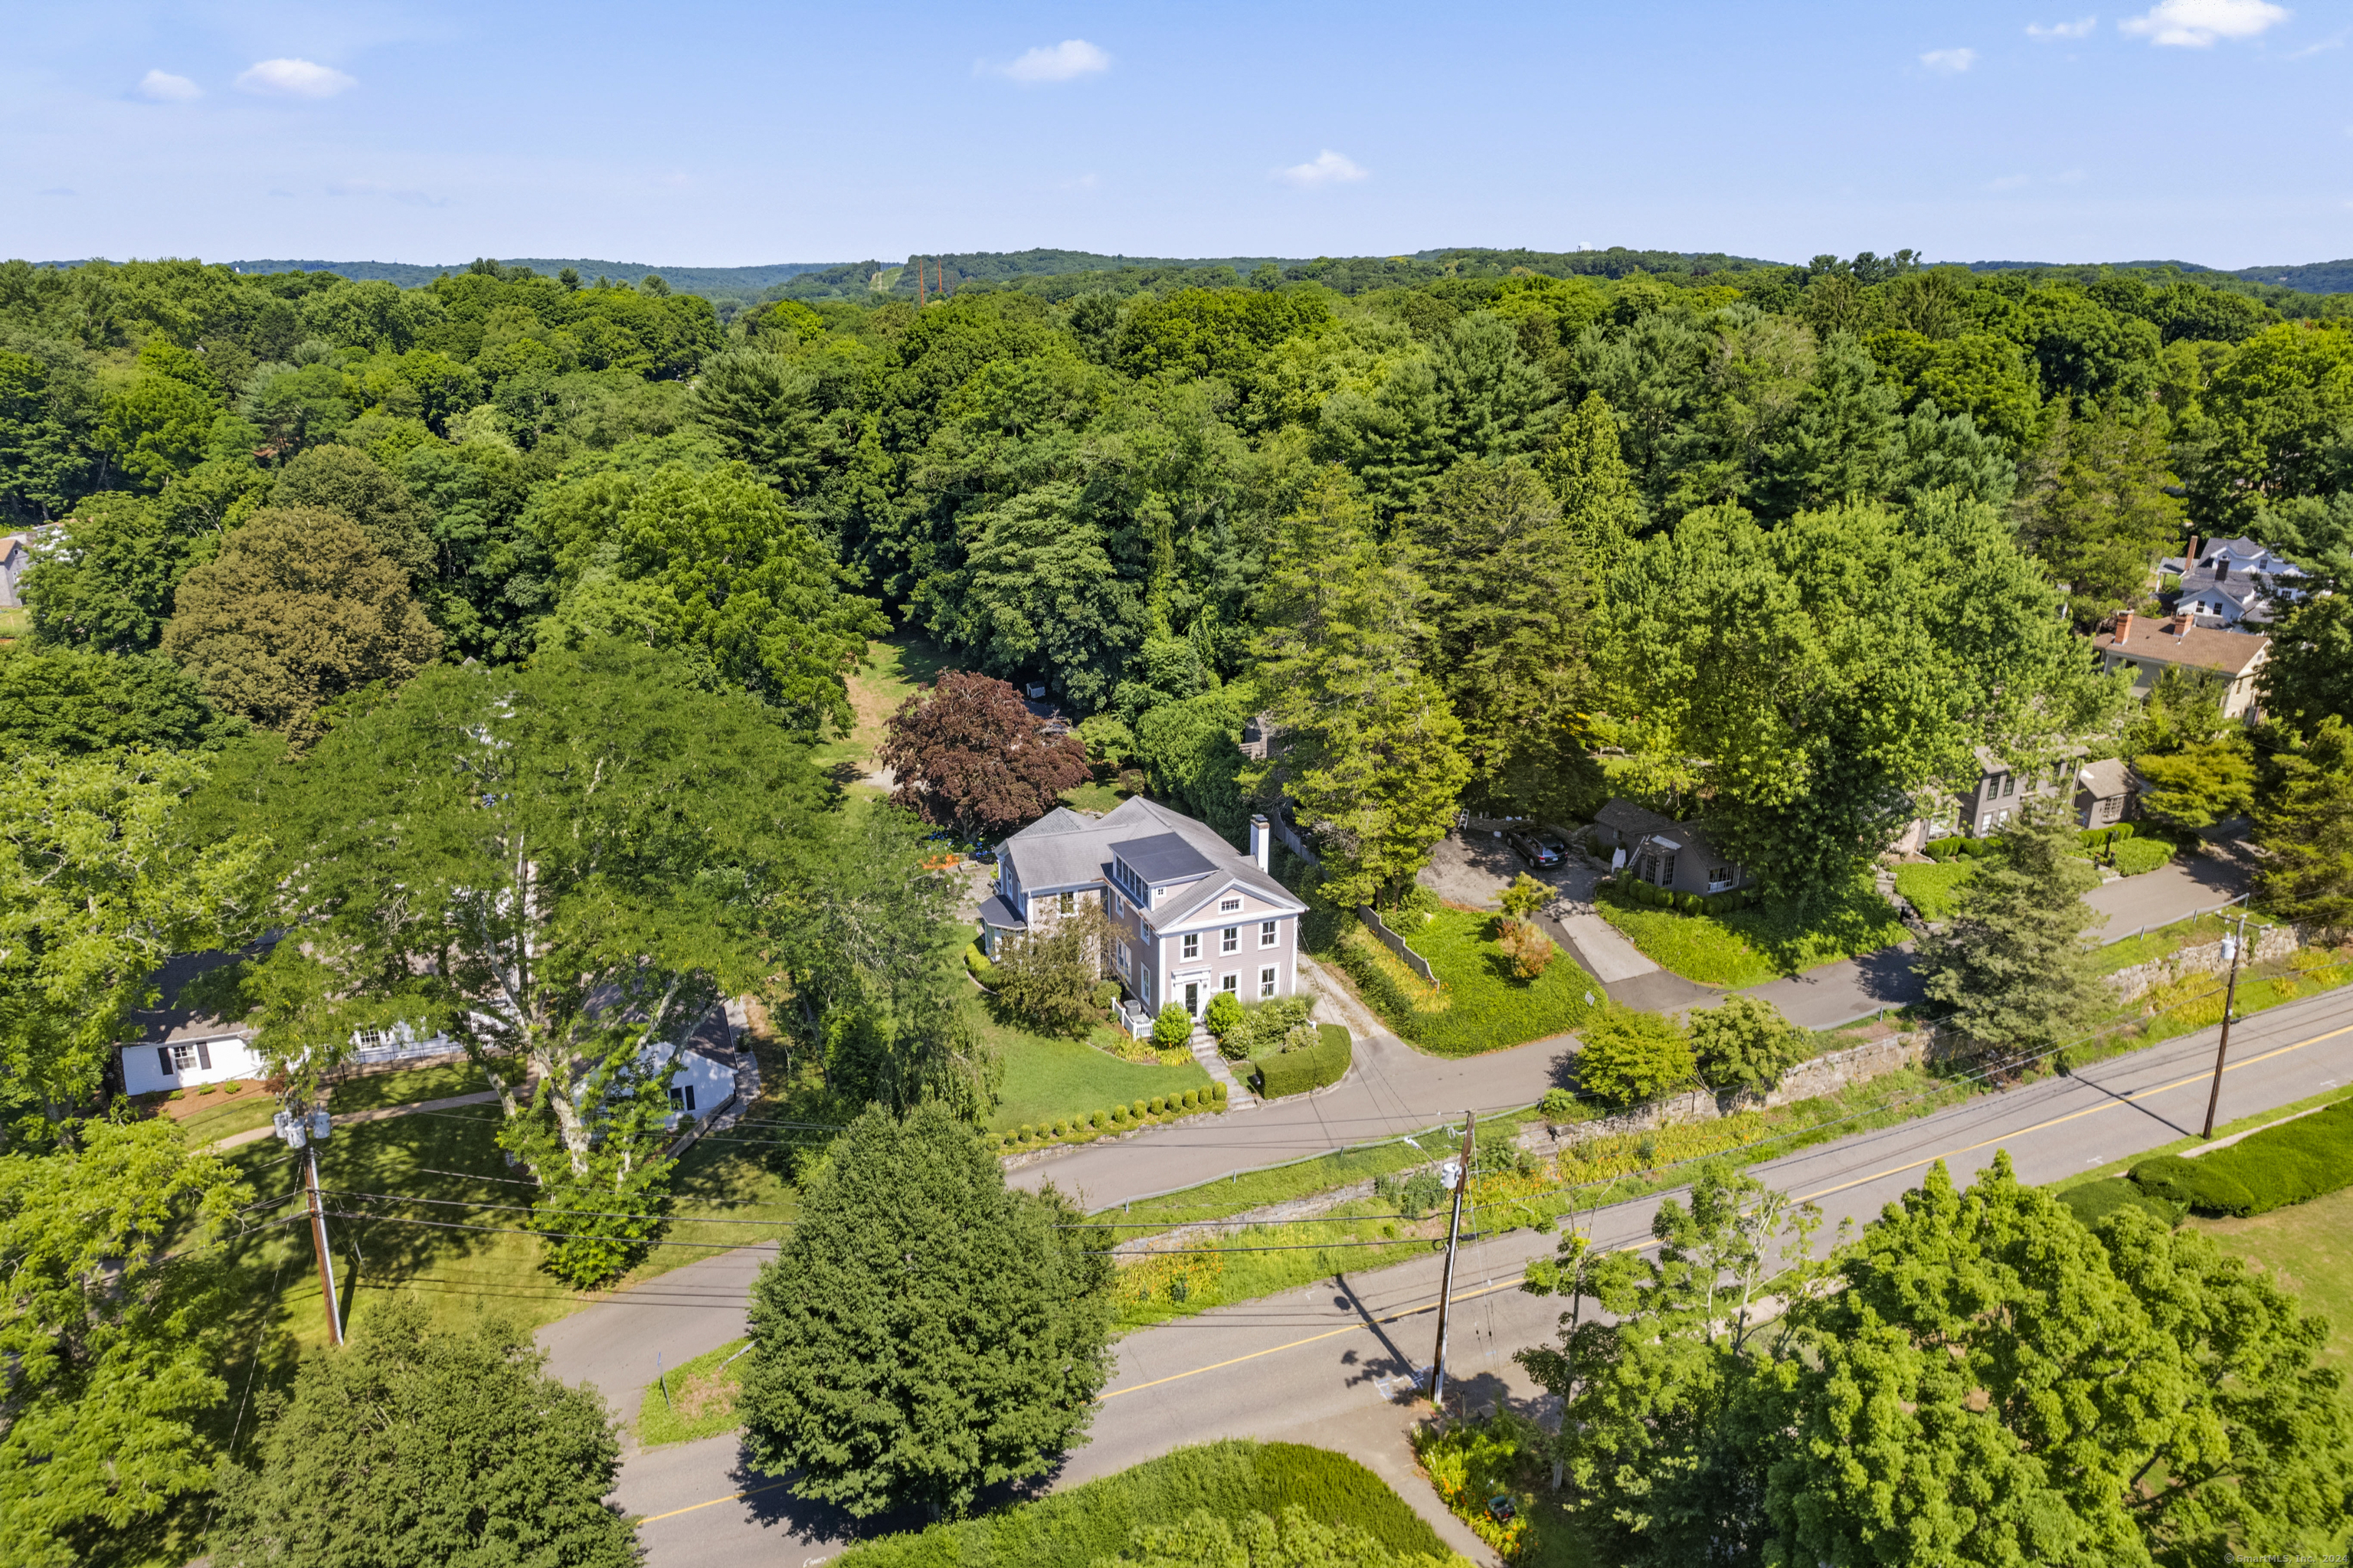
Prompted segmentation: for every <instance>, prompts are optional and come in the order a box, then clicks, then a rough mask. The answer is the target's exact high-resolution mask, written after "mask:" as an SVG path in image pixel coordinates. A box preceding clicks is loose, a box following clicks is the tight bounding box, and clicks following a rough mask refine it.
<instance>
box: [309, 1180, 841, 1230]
mask: <svg viewBox="0 0 2353 1568" xmlns="http://www.w3.org/2000/svg"><path fill="white" fill-rule="evenodd" d="M331 1195H332V1196H333V1197H337V1198H365V1199H373V1200H376V1201H380V1202H387V1203H432V1204H435V1205H437V1206H438V1207H442V1208H448V1209H508V1210H512V1211H515V1212H517V1213H526V1214H551V1215H554V1214H560V1215H564V1216H565V1217H567V1218H571V1219H579V1220H653V1221H657V1222H662V1221H680V1222H682V1223H684V1224H695V1225H789V1224H798V1222H797V1221H795V1220H718V1219H711V1218H708V1217H706V1216H704V1215H702V1214H624V1213H612V1212H609V1211H604V1210H596V1209H543V1208H541V1207H540V1206H538V1205H537V1204H534V1203H484V1202H476V1201H474V1200H472V1199H470V1198H414V1197H410V1196H408V1195H407V1194H406V1193H402V1192H343V1191H341V1190H340V1189H338V1190H335V1191H334V1192H332V1194H331Z"/></svg>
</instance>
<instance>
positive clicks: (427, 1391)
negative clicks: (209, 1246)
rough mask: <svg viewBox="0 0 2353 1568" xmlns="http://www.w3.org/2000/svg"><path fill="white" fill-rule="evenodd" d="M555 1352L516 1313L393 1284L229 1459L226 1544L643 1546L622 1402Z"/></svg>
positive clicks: (250, 1565) (431, 1549) (430, 1549)
mask: <svg viewBox="0 0 2353 1568" xmlns="http://www.w3.org/2000/svg"><path fill="white" fill-rule="evenodd" d="M546 1362H547V1352H546V1351H542V1350H540V1349H539V1348H538V1347H537V1346H535V1345H533V1343H532V1340H531V1335H530V1334H529V1333H528V1332H527V1331H525V1330H522V1328H520V1327H518V1326H516V1325H515V1324H513V1323H511V1322H508V1321H506V1320H504V1319H498V1318H488V1319H477V1320H476V1321H475V1322H473V1323H471V1324H470V1325H467V1326H465V1327H463V1328H458V1329H447V1328H437V1327H435V1326H434V1325H433V1324H432V1322H431V1320H430V1319H429V1318H428V1317H427V1313H426V1310H425V1308H423V1307H422V1306H419V1305H417V1303H416V1302H415V1301H414V1300H413V1299H411V1298H404V1297H400V1296H392V1297H389V1298H386V1299H385V1302H384V1303H383V1304H382V1305H380V1306H378V1307H375V1308H373V1309H371V1310H370V1311H369V1312H368V1313H367V1314H366V1315H365V1316H364V1317H362V1318H361V1319H360V1321H359V1323H358V1325H357V1329H356V1331H355V1332H354V1333H353V1336H352V1341H351V1344H350V1345H349V1346H348V1347H347V1348H345V1349H344V1350H342V1351H336V1352H334V1353H332V1354H328V1355H313V1356H312V1357H311V1358H310V1359H309V1360H308V1361H304V1362H303V1363H302V1367H301V1371H300V1372H298V1373H297V1374H296V1377H295V1380H294V1390H293V1394H292V1397H291V1398H289V1399H285V1400H283V1401H280V1400H278V1399H276V1398H274V1397H273V1398H272V1400H271V1403H272V1404H273V1405H275V1406H277V1408H276V1410H275V1412H274V1413H273V1414H274V1416H275V1418H274V1419H273V1420H271V1421H270V1423H269V1427H268V1436H266V1437H264V1439H263V1440H262V1444H261V1452H260V1455H259V1464H258V1465H255V1466H253V1467H249V1468H248V1467H243V1466H225V1467H223V1469H222V1472H221V1476H220V1481H219V1485H220V1496H219V1502H218V1505H217V1508H216V1511H215V1513H214V1515H213V1526H212V1532H211V1542H210V1544H211V1548H212V1560H213V1561H214V1562H215V1563H218V1564H220V1565H221V1568H265V1565H275V1564H279V1563H290V1562H301V1563H338V1564H346V1565H348V1568H407V1565H408V1564H412V1563H484V1564H488V1563H517V1564H521V1563H546V1564H550V1565H551V1568H553V1565H556V1564H561V1565H562V1568H628V1565H630V1564H634V1563H637V1562H638V1559H639V1552H638V1541H637V1531H635V1530H634V1529H633V1528H632V1527H631V1525H630V1523H629V1521H628V1519H627V1518H625V1517H624V1516H623V1515H622V1513H621V1511H620V1510H618V1509H617V1508H614V1507H612V1506H611V1505H609V1504H607V1502H606V1501H605V1500H604V1499H605V1496H606V1494H607V1493H608V1492H609V1491H611V1490H612V1488H613V1482H614V1478H616V1477H617V1475H618V1474H619V1472H620V1457H621V1444H620V1439H619V1438H618V1437H617V1436H615V1434H614V1431H613V1422H612V1417H611V1416H609V1415H608V1414H606V1411H605V1402H604V1400H603V1398H602V1397H601V1396H600V1395H599V1394H598V1393H596V1390H595V1389H594V1388H593V1387H591V1386H589V1385H588V1384H586V1383H583V1384H581V1385H579V1386H577V1387H566V1386H565V1384H563V1383H558V1382H557V1381H556V1380H555V1379H554V1378H553V1377H551V1376H549V1375H548V1373H547V1372H546V1371H545V1367H546Z"/></svg>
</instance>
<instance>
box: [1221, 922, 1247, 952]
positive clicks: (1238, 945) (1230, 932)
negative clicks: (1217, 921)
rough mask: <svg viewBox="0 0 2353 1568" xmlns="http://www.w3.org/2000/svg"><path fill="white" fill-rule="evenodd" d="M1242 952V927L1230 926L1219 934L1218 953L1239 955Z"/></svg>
mask: <svg viewBox="0 0 2353 1568" xmlns="http://www.w3.org/2000/svg"><path fill="white" fill-rule="evenodd" d="M1241 950H1242V928H1241V927H1240V926H1229V927H1226V928H1225V929H1224V930H1222V931H1220V932H1219V933H1218V951H1219V952H1221V953H1239V952H1240V951H1241Z"/></svg>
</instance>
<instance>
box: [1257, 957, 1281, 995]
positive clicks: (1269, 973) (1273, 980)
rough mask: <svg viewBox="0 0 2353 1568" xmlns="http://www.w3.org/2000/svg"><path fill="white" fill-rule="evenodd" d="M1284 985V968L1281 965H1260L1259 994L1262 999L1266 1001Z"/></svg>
mask: <svg viewBox="0 0 2353 1568" xmlns="http://www.w3.org/2000/svg"><path fill="white" fill-rule="evenodd" d="M1281 987H1282V966H1281V965H1279V964H1263V965H1261V966H1260V968H1259V971H1258V996H1259V1000H1260V1001H1266V1000H1267V999H1269V998H1270V997H1271V996H1273V995H1274V993H1275V992H1276V991H1278V990H1280V989H1281Z"/></svg>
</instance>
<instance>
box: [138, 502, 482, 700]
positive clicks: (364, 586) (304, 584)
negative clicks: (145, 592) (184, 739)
mask: <svg viewBox="0 0 2353 1568" xmlns="http://www.w3.org/2000/svg"><path fill="white" fill-rule="evenodd" d="M173 606H174V609H173V615H172V619H171V620H170V622H169V623H168V624H166V625H165V626H164V652H166V653H169V654H170V655H171V656H172V657H173V658H174V659H176V660H178V661H179V662H180V663H181V665H182V666H183V667H184V668H185V669H186V670H187V672H188V673H190V674H191V675H193V676H195V679H196V683H198V684H199V685H201V686H203V687H204V689H205V692H206V694H207V695H208V696H210V697H211V698H212V700H213V701H214V702H215V703H216V704H217V705H220V706H221V707H222V708H224V709H226V710H227V711H228V712H230V713H234V714H239V715H243V716H245V717H247V718H249V719H251V720H252V721H253V722H254V723H256V724H258V725H260V726H262V727H263V728H265V729H274V730H277V731H279V732H280V733H281V734H283V735H286V736H290V737H292V738H294V739H296V740H298V741H307V740H309V739H310V738H311V737H312V736H315V735H316V734H317V733H318V727H319V710H320V709H321V708H322V707H323V706H324V705H326V704H328V703H329V702H331V701H332V700H333V699H334V698H336V697H338V696H341V695H342V694H344V693H346V692H351V691H356V690H357V689H359V688H360V687H362V686H365V685H369V684H371V683H375V682H378V681H382V682H385V683H387V684H391V685H397V684H398V683H401V682H403V681H406V680H407V679H408V678H409V676H411V675H413V674H415V673H417V671H418V670H419V669H421V668H423V667H424V666H425V665H426V664H427V663H429V662H431V661H432V660H433V658H434V656H435V655H436V654H438V652H440V651H441V636H440V633H439V632H438V631H436V630H434V628H433V623H432V622H431V621H429V620H427V619H426V618H425V611H424V610H423V609H421V608H420V607H419V606H418V605H417V600H416V599H414V598H413V597H411V595H410V593H409V590H408V576H407V574H406V572H404V571H403V570H402V569H401V568H400V567H398V566H396V565H395V564H394V563H393V562H391V561H388V560H386V559H385V557H384V555H383V553H382V552H381V551H379V550H378V549H377V548H376V547H375V545H374V544H373V543H371V542H370V541H369V539H368V537H367V535H365V534H364V533H362V532H361V531H360V529H359V527H358V525H357V524H353V523H352V522H350V521H348V520H346V519H345V518H344V517H343V516H342V515H341V514H338V513H332V512H320V511H314V510H311V509H310V508H307V507H288V506H273V507H265V508H264V509H262V510H261V511H259V512H257V513H255V514H253V516H252V517H251V518H249V519H248V520H247V522H246V523H245V524H244V525H243V526H242V527H240V528H238V529H237V530H236V531H235V532H234V533H232V534H231V535H229V536H228V538H227V540H226V541H224V542H223V544H222V546H221V550H220V554H219V555H218V556H216V557H215V558H214V559H212V560H210V561H207V562H206V563H205V564H204V565H203V566H200V567H196V568H195V570H193V571H191V572H189V573H188V575H187V577H185V578H184V579H183V580H182V582H181V584H180V587H179V590H178V592H177V593H176V594H175V595H174V599H173Z"/></svg>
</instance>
